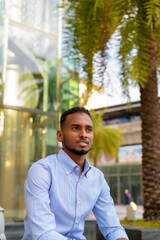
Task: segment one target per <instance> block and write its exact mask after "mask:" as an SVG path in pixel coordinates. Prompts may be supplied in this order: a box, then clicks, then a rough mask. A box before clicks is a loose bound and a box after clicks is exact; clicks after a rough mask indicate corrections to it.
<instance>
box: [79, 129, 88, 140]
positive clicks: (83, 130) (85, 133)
mask: <svg viewBox="0 0 160 240" xmlns="http://www.w3.org/2000/svg"><path fill="white" fill-rule="evenodd" d="M80 138H87V132H86V130H85V129H81V131H80Z"/></svg>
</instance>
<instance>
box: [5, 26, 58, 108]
mask: <svg viewBox="0 0 160 240" xmlns="http://www.w3.org/2000/svg"><path fill="white" fill-rule="evenodd" d="M56 59H57V38H52V37H49V36H47V35H43V34H41V33H39V32H36V31H32V30H31V29H29V28H21V27H19V26H17V25H13V24H12V25H10V27H9V40H8V60H7V74H6V81H5V88H4V104H7V105H14V106H21V107H26V108H36V109H41V110H43V111H55V105H56V104H55V103H56V71H57V70H56Z"/></svg>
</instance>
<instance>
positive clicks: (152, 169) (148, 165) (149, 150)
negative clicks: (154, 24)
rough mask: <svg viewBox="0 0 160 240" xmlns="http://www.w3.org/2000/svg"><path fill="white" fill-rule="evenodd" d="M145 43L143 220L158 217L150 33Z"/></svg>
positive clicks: (159, 140) (159, 174) (159, 163)
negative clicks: (146, 69) (148, 68)
mask: <svg viewBox="0 0 160 240" xmlns="http://www.w3.org/2000/svg"><path fill="white" fill-rule="evenodd" d="M150 36H151V38H150V39H151V40H150V44H149V49H148V50H149V51H148V52H149V53H150V63H149V64H150V66H151V67H150V76H149V79H148V82H147V84H146V85H145V87H144V88H142V87H141V89H140V93H141V119H142V145H143V146H142V147H143V150H142V151H143V160H142V183H143V204H144V218H145V220H153V219H159V218H160V137H159V130H160V128H159V126H160V124H159V123H160V122H159V121H160V117H159V116H160V110H159V99H158V89H157V88H158V87H157V56H158V50H157V44H156V37H155V33H154V31H153V32H152V33H151V35H150Z"/></svg>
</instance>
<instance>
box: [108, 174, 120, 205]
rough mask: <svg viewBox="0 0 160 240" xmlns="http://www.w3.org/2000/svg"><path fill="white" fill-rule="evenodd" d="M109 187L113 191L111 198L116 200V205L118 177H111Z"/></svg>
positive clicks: (115, 201) (116, 201)
mask: <svg viewBox="0 0 160 240" xmlns="http://www.w3.org/2000/svg"><path fill="white" fill-rule="evenodd" d="M109 186H110V189H111V196H112V198H113V200H114V203H115V204H117V203H118V196H117V186H118V185H117V177H110V178H109Z"/></svg>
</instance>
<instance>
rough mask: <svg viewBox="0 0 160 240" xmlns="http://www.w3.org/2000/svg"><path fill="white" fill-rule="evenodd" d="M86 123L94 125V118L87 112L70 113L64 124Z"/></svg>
mask: <svg viewBox="0 0 160 240" xmlns="http://www.w3.org/2000/svg"><path fill="white" fill-rule="evenodd" d="M73 124H78V125H86V126H93V124H92V119H91V118H90V117H89V116H88V114H86V113H73V114H69V115H68V116H67V118H66V120H65V121H64V125H73Z"/></svg>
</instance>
